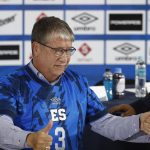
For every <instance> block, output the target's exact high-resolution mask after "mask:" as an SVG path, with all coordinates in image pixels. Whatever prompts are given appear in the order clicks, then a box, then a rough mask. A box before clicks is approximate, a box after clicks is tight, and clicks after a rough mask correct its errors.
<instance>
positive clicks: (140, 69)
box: [136, 68, 146, 78]
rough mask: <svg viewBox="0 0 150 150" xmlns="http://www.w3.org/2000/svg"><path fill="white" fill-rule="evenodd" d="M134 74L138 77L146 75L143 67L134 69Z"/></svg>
mask: <svg viewBox="0 0 150 150" xmlns="http://www.w3.org/2000/svg"><path fill="white" fill-rule="evenodd" d="M136 76H138V77H139V78H143V77H144V78H145V76H146V71H145V68H138V69H137V71H136Z"/></svg>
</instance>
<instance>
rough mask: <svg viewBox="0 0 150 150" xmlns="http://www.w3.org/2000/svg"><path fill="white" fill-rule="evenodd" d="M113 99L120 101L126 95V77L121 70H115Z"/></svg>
mask: <svg viewBox="0 0 150 150" xmlns="http://www.w3.org/2000/svg"><path fill="white" fill-rule="evenodd" d="M112 93H113V99H120V98H122V97H124V94H125V76H124V74H123V73H122V69H121V68H115V71H114V74H113V88H112Z"/></svg>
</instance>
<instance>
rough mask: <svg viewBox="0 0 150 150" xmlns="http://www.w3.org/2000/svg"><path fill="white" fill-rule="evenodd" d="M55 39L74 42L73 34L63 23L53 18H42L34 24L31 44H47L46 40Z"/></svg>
mask: <svg viewBox="0 0 150 150" xmlns="http://www.w3.org/2000/svg"><path fill="white" fill-rule="evenodd" d="M57 38H60V39H64V40H70V41H72V42H73V41H74V34H73V32H72V30H71V28H70V27H69V25H68V24H67V23H66V22H65V21H63V20H61V19H59V18H56V17H54V16H53V17H43V18H42V19H40V20H39V21H37V22H36V23H35V24H34V26H33V29H32V36H31V40H32V42H33V41H37V42H47V40H52V39H57Z"/></svg>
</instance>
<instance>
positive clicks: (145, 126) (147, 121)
mask: <svg viewBox="0 0 150 150" xmlns="http://www.w3.org/2000/svg"><path fill="white" fill-rule="evenodd" d="M140 122H141V126H140V129H141V130H142V131H144V132H145V133H147V134H149V135H150V112H146V113H142V114H141V115H140Z"/></svg>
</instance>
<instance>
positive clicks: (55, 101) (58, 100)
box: [50, 97, 61, 104]
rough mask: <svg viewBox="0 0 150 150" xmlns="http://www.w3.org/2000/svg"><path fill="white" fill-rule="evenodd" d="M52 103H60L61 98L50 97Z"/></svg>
mask: <svg viewBox="0 0 150 150" xmlns="http://www.w3.org/2000/svg"><path fill="white" fill-rule="evenodd" d="M50 100H51V101H52V103H54V104H60V101H61V99H60V98H59V97H53V98H51V99H50Z"/></svg>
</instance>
